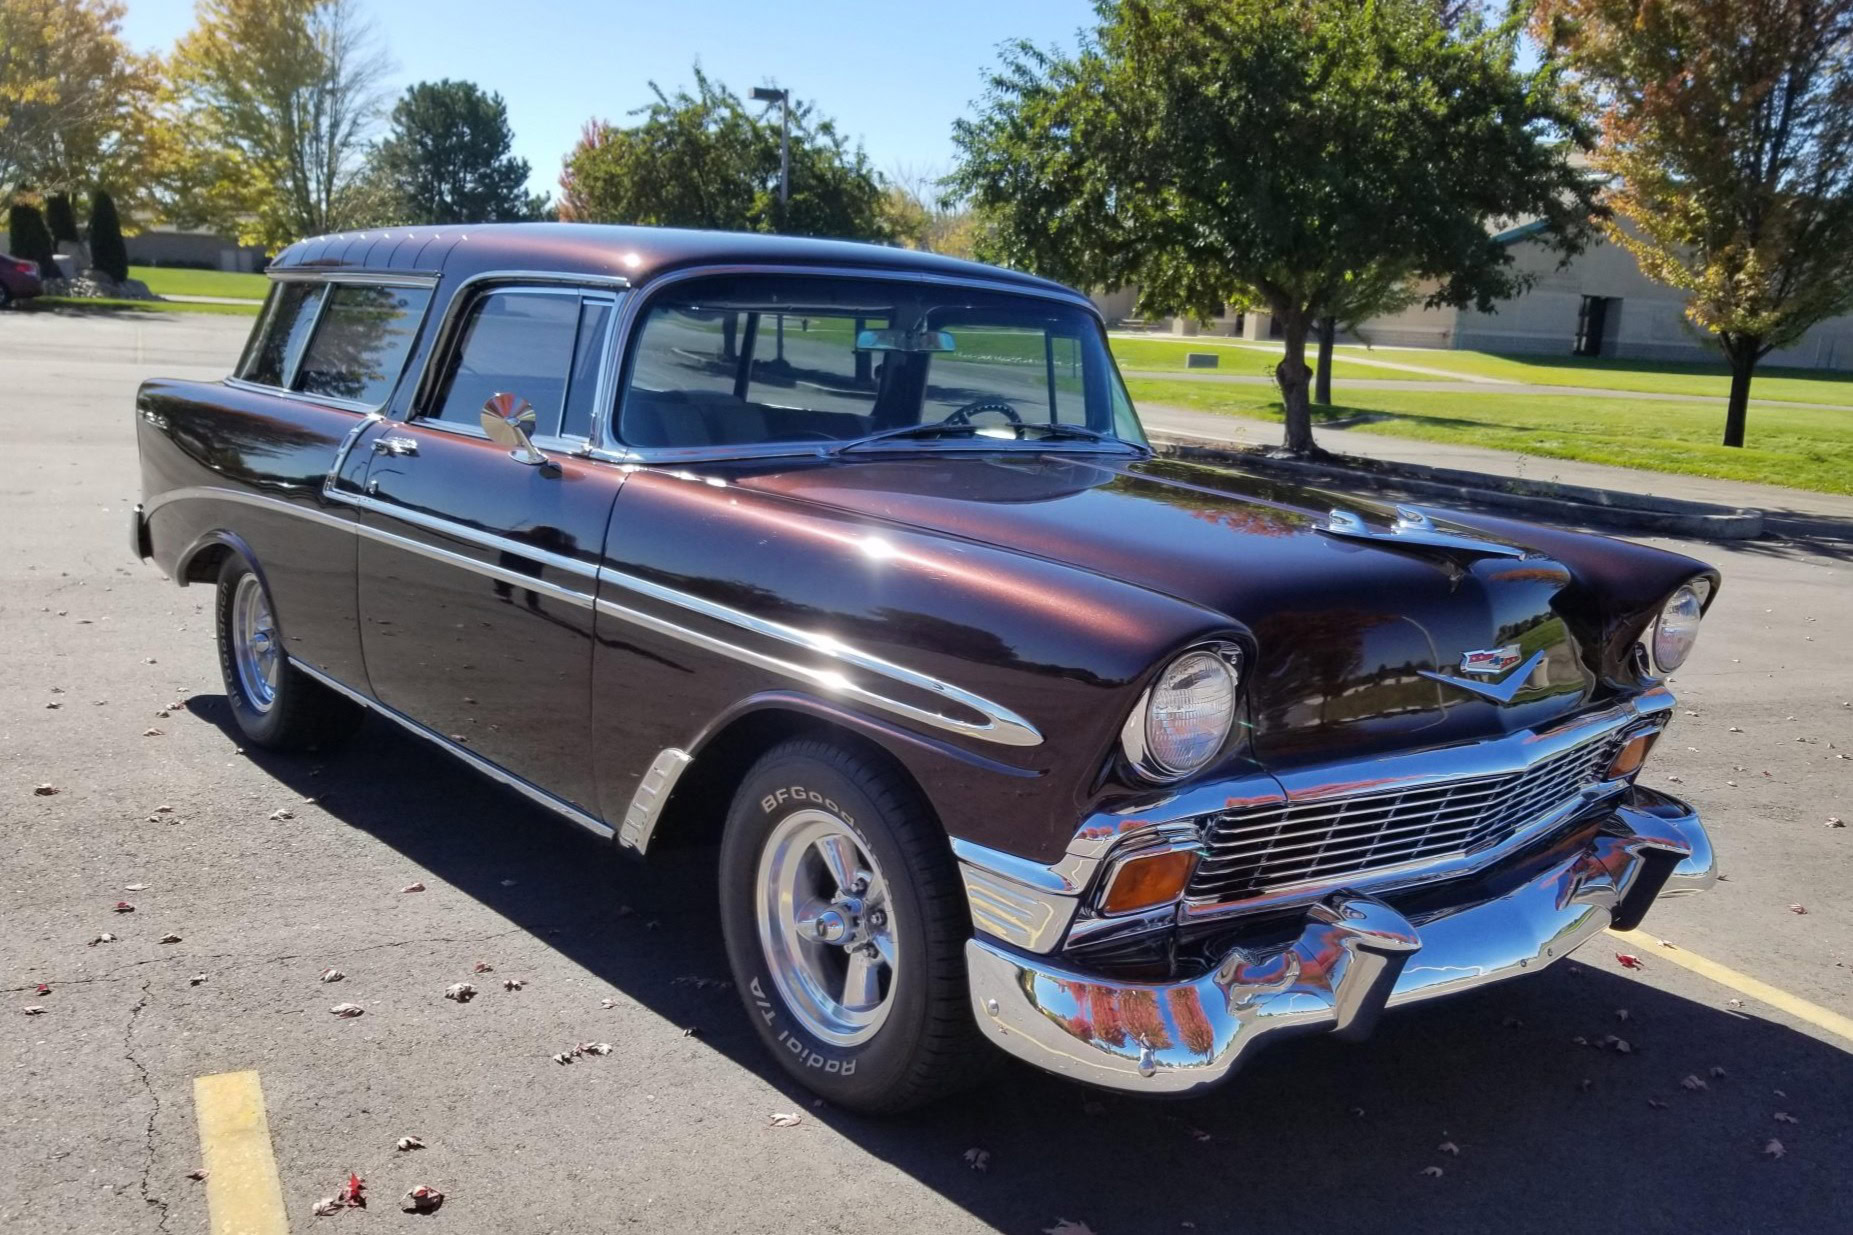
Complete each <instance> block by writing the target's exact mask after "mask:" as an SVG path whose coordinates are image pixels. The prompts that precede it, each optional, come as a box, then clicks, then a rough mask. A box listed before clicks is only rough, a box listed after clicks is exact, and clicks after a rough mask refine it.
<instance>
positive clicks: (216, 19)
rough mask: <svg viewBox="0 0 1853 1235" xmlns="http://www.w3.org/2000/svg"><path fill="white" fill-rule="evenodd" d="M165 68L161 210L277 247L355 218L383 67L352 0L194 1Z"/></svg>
mask: <svg viewBox="0 0 1853 1235" xmlns="http://www.w3.org/2000/svg"><path fill="white" fill-rule="evenodd" d="M195 13H196V16H195V25H194V27H193V29H192V30H190V31H189V32H188V33H187V34H186V35H185V36H184V37H183V38H182V39H181V40H180V42H179V43H178V44H177V45H176V46H175V48H174V52H173V55H172V56H171V57H170V58H169V62H168V66H169V73H170V75H171V77H172V87H173V92H174V99H175V109H176V114H175V115H174V116H173V117H172V118H171V119H172V128H173V130H174V131H175V132H176V133H177V134H179V145H180V147H181V149H180V150H179V152H178V153H177V155H176V157H174V158H173V159H172V161H171V163H170V166H169V171H170V176H169V180H168V184H167V190H168V194H169V198H170V200H169V201H168V202H167V209H166V213H167V214H168V215H169V216H170V217H171V218H173V219H175V220H176V221H177V222H181V223H191V224H199V225H204V226H209V227H212V228H214V229H216V230H218V231H221V232H223V233H224V234H226V235H235V236H237V237H238V238H239V239H240V240H242V241H245V242H247V243H261V244H270V245H284V244H288V243H289V242H291V241H293V240H298V239H301V238H302V237H304V236H313V235H317V234H320V233H324V232H331V231H340V230H341V229H342V228H343V227H346V226H349V225H350V224H351V223H352V222H353V221H355V218H356V215H357V214H358V203H359V202H360V201H361V200H362V199H361V189H362V187H363V173H364V171H365V156H366V152H367V146H368V138H369V137H370V135H371V133H372V131H373V128H374V126H375V124H376V122H377V121H378V119H379V117H380V114H381V112H382V110H383V108H384V105H385V98H386V96H385V94H384V92H383V82H384V80H385V77H386V74H387V71H388V69H389V67H390V62H389V61H388V60H387V58H386V56H385V54H384V52H382V51H381V50H380V47H379V42H378V38H377V36H376V34H375V33H374V30H373V28H372V27H371V25H369V24H368V22H367V21H366V19H365V18H364V17H363V16H362V14H361V12H360V10H359V8H358V7H357V5H356V3H355V0H198V7H197V8H196V10H195Z"/></svg>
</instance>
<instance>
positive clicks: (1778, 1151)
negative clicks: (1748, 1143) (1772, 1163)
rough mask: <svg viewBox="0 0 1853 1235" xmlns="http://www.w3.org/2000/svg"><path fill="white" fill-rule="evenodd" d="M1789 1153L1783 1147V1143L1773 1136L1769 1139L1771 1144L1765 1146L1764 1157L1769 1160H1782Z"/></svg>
mask: <svg viewBox="0 0 1853 1235" xmlns="http://www.w3.org/2000/svg"><path fill="white" fill-rule="evenodd" d="M1788 1152H1789V1151H1788V1150H1786V1149H1784V1148H1783V1147H1782V1142H1781V1141H1779V1140H1777V1139H1776V1138H1775V1137H1773V1136H1772V1137H1770V1138H1769V1144H1767V1145H1765V1146H1763V1155H1764V1156H1765V1157H1769V1158H1780V1157H1782V1156H1783V1155H1785V1154H1787V1153H1788Z"/></svg>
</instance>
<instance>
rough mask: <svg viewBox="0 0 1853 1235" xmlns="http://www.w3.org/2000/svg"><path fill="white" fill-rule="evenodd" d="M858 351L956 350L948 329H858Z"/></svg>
mask: <svg viewBox="0 0 1853 1235" xmlns="http://www.w3.org/2000/svg"><path fill="white" fill-rule="evenodd" d="M856 350H857V351H859V352H950V351H955V350H957V348H956V345H955V344H954V343H953V339H952V332H951V331H950V330H860V331H857V332H856Z"/></svg>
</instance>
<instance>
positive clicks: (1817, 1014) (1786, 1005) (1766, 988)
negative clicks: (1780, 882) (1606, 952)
mask: <svg viewBox="0 0 1853 1235" xmlns="http://www.w3.org/2000/svg"><path fill="white" fill-rule="evenodd" d="M1609 934H1611V935H1613V936H1615V938H1617V939H1620V940H1623V941H1625V942H1627V943H1631V944H1633V945H1634V946H1635V947H1636V948H1639V949H1640V952H1641V955H1642V957H1648V956H1652V957H1654V958H1656V959H1658V960H1663V961H1672V962H1673V963H1674V964H1675V965H1678V966H1680V967H1681V968H1684V969H1690V970H1691V971H1692V972H1693V973H1696V974H1698V975H1699V976H1700V977H1703V978H1710V979H1711V980H1712V981H1713V982H1716V983H1717V984H1718V985H1720V986H1728V987H1730V988H1731V989H1732V990H1734V991H1737V992H1738V993H1739V994H1743V995H1748V996H1750V997H1751V998H1752V999H1756V1000H1760V1001H1761V1002H1763V1003H1766V1004H1768V1005H1769V1006H1770V1007H1772V1008H1777V1009H1779V1010H1781V1011H1783V1012H1787V1013H1788V1014H1789V1015H1790V1016H1792V1017H1794V1018H1795V1019H1796V1020H1798V1021H1806V1022H1807V1023H1808V1024H1810V1025H1813V1026H1814V1027H1815V1028H1816V1029H1822V1030H1826V1031H1827V1032H1828V1033H1831V1034H1838V1035H1839V1036H1840V1037H1842V1038H1845V1039H1847V1040H1848V1041H1849V1042H1853V1018H1849V1017H1845V1016H1842V1015H1840V1013H1838V1012H1833V1011H1830V1010H1828V1009H1827V1008H1823V1007H1822V1006H1820V1005H1819V1004H1814V1003H1809V1002H1808V1001H1807V1000H1806V999H1803V998H1802V997H1801V996H1799V995H1791V994H1789V993H1788V992H1787V991H1779V990H1777V989H1776V988H1775V987H1773V986H1771V985H1770V984H1769V983H1767V982H1759V981H1757V980H1756V979H1755V978H1753V977H1751V976H1750V975H1749V974H1747V973H1738V972H1737V971H1736V970H1735V969H1731V968H1729V967H1728V966H1725V965H1720V964H1719V963H1718V962H1717V961H1712V960H1706V959H1705V958H1704V957H1702V956H1700V955H1699V954H1698V953H1696V952H1688V951H1686V950H1685V949H1684V948H1679V947H1673V948H1663V947H1661V946H1659V945H1660V940H1659V938H1658V937H1657V936H1654V935H1649V934H1646V933H1644V932H1642V931H1616V930H1612V931H1610V932H1609Z"/></svg>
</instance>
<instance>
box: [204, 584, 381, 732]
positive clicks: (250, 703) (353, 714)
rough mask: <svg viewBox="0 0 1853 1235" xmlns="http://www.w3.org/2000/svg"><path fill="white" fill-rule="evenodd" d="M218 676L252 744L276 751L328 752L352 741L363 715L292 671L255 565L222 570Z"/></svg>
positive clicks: (326, 689)
mask: <svg viewBox="0 0 1853 1235" xmlns="http://www.w3.org/2000/svg"><path fill="white" fill-rule="evenodd" d="M217 618H218V621H217V625H218V634H219V672H220V675H221V676H222V677H223V678H224V679H225V697H226V700H227V701H228V702H229V703H230V704H231V708H232V718H233V719H234V720H236V721H237V722H238V728H239V730H240V731H242V732H243V733H244V735H245V737H246V739H248V740H249V741H251V742H252V743H254V744H256V745H258V746H264V747H268V748H270V749H272V750H301V749H304V748H307V747H311V746H326V745H329V744H331V743H333V742H335V741H338V740H340V739H341V738H344V737H346V736H347V735H348V734H349V733H351V732H352V731H353V729H354V726H355V725H356V724H358V723H359V721H360V711H361V709H360V708H359V707H358V706H357V705H356V704H354V703H353V702H352V701H350V700H348V699H345V698H343V697H342V696H340V695H338V694H336V693H335V692H334V691H332V690H329V689H328V688H327V687H326V686H323V685H322V684H321V683H320V682H317V681H315V680H314V679H313V678H311V677H309V676H308V675H307V674H305V673H303V672H302V671H301V670H300V669H297V668H296V667H295V666H294V665H292V664H290V662H289V657H288V656H287V655H285V653H284V651H283V637H282V633H281V631H280V629H279V628H278V625H277V619H276V609H275V608H274V607H273V606H272V604H271V600H270V591H269V589H268V588H266V587H265V586H264V581H263V579H262V578H260V577H259V576H258V574H257V572H256V571H254V570H252V569H251V565H250V563H248V562H246V561H245V560H244V559H243V558H241V557H237V556H233V557H229V558H227V559H226V561H225V565H224V566H222V567H220V569H219V594H218V604H217Z"/></svg>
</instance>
